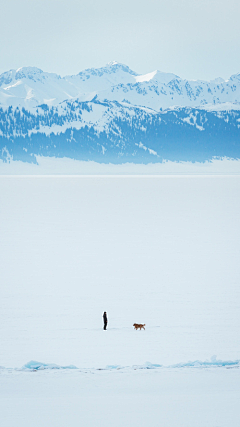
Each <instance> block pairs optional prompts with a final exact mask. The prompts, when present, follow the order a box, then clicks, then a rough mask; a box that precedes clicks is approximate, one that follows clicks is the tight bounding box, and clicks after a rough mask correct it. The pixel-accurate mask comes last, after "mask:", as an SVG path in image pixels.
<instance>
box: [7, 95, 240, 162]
mask: <svg viewBox="0 0 240 427" xmlns="http://www.w3.org/2000/svg"><path fill="white" fill-rule="evenodd" d="M239 128H240V110H237V109H236V110H231V111H206V110H204V109H199V108H191V107H185V108H182V107H179V108H176V109H172V110H166V111H163V112H159V113H156V112H154V111H152V110H148V109H146V108H144V109H142V108H137V107H133V106H129V105H127V104H120V103H117V102H100V101H97V100H94V101H92V102H83V103H81V102H78V101H75V102H69V101H67V102H64V103H63V104H61V106H59V107H52V108H49V107H48V106H47V105H42V106H40V107H39V108H38V109H37V111H36V112H35V114H33V113H30V112H28V111H27V110H25V109H21V110H20V109H13V108H9V109H8V110H7V111H4V110H0V133H1V137H0V153H1V158H2V159H3V160H5V161H8V160H9V159H13V160H22V161H28V162H36V159H35V155H42V156H55V157H69V158H73V159H79V160H94V161H97V162H103V163H108V162H111V163H122V162H134V163H148V162H161V161H163V159H168V160H173V161H183V160H188V161H205V160H209V159H211V158H212V157H224V156H225V157H226V156H227V157H231V158H240V129H239Z"/></svg>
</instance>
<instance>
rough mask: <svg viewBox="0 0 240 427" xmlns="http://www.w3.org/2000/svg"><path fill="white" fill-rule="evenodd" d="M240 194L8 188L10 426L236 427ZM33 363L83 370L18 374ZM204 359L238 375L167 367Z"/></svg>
mask: <svg viewBox="0 0 240 427" xmlns="http://www.w3.org/2000/svg"><path fill="white" fill-rule="evenodd" d="M239 190H240V178H239V177H238V176H212V177H204V176H201V177H197V176H193V177H178V178H177V177H170V176H169V177H146V178H144V177H135V178H133V177H132V178H131V177H55V178H54V177H52V178H51V177H34V178H33V177H3V176H2V177H1V178H0V206H1V208H0V227H1V245H0V260H1V299H0V342H1V346H0V366H2V367H4V368H9V369H0V396H1V398H0V411H1V419H2V420H3V425H4V427H13V426H16V425H17V426H18V427H32V426H33V425H34V426H35V427H45V426H46V425H50V426H51V427H55V426H56V427H63V426H64V427H65V426H69V427H70V426H71V427H75V426H78V425H84V426H89V427H90V426H95V425H96V420H97V424H98V425H99V426H102V425H108V424H111V425H113V426H114V427H115V426H116V427H118V426H122V425H126V426H129V427H130V426H131V427H132V426H134V427H135V426H144V427H145V426H148V425H151V426H159V425H164V426H166V427H192V426H194V427H198V426H199V427H229V426H231V427H238V425H239V415H240V413H239V404H238V402H239V378H238V377H239V369H238V366H239V365H238V363H239V362H238V361H239V360H240V350H239V336H240V334H239V332H240V331H239V306H240V291H239V279H240V269H239V250H240V235H239V234H240V233H239V231H240V230H239V208H240V199H239ZM103 311H107V313H108V316H109V329H108V330H107V331H103V330H102V313H103ZM134 322H137V323H146V331H134V330H133V327H132V324H133V323H134ZM214 355H216V356H217V358H213V359H211V357H212V356H214ZM31 360H33V361H38V362H41V363H45V364H56V365H59V366H65V367H66V366H69V365H75V366H76V367H77V368H78V369H72V370H68V369H66V370H62V369H60V370H59V369H56V370H55V369H54V370H48V369H47V370H40V371H34V372H31V371H30V372H28V371H26V370H25V371H22V370H15V369H14V368H21V367H22V366H23V365H25V364H27V363H28V362H29V361H31ZM196 360H199V361H202V362H204V361H206V360H209V361H211V360H212V362H214V364H215V365H217V364H218V362H217V361H219V360H222V361H230V362H231V361H232V362H234V361H236V365H235V366H234V365H232V366H231V365H228V366H226V367H208V368H205V365H204V364H202V365H201V364H200V366H198V365H197V364H196V365H195V367H194V368H189V367H186V368H181V367H171V368H167V366H171V365H176V364H179V363H183V364H185V363H187V362H188V361H193V362H194V361H196ZM147 361H148V362H149V363H148V364H146V362H147ZM151 364H159V365H163V366H164V367H157V368H155V369H154V367H153V366H152V365H151ZM136 365H137V366H136ZM106 366H108V368H107V369H104V370H98V369H103V368H106ZM117 367H120V368H121V369H117ZM148 367H151V368H153V369H146V368H148ZM140 368H141V369H140ZM142 368H145V369H142ZM135 369H136V370H135Z"/></svg>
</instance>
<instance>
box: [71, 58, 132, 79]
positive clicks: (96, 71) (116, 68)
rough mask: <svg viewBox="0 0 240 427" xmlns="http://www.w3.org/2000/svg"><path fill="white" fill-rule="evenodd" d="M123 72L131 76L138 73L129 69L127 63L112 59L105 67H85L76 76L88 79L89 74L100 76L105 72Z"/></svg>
mask: <svg viewBox="0 0 240 427" xmlns="http://www.w3.org/2000/svg"><path fill="white" fill-rule="evenodd" d="M119 72H124V73H127V74H130V75H132V76H138V74H137V73H136V72H135V71H133V70H131V69H130V68H129V67H128V66H127V65H124V64H121V63H120V62H116V61H112V62H109V63H108V64H107V65H106V66H105V67H100V68H87V69H86V70H83V71H81V72H80V73H78V76H80V77H83V78H87V79H89V78H90V76H98V77H102V76H103V75H107V74H116V73H119Z"/></svg>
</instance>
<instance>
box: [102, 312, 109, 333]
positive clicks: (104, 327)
mask: <svg viewBox="0 0 240 427" xmlns="http://www.w3.org/2000/svg"><path fill="white" fill-rule="evenodd" d="M103 323H104V326H103V329H104V331H106V329H107V324H108V319H107V313H106V311H104V313H103Z"/></svg>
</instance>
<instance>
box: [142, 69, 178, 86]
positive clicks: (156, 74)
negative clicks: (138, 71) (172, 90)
mask: <svg viewBox="0 0 240 427" xmlns="http://www.w3.org/2000/svg"><path fill="white" fill-rule="evenodd" d="M175 79H179V77H178V76H177V75H176V74H173V73H164V72H162V71H158V70H155V71H153V72H152V73H148V74H144V75H141V76H137V77H136V82H138V83H143V82H150V81H151V80H153V81H156V82H157V83H163V84H168V83H169V82H170V81H171V80H175Z"/></svg>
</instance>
